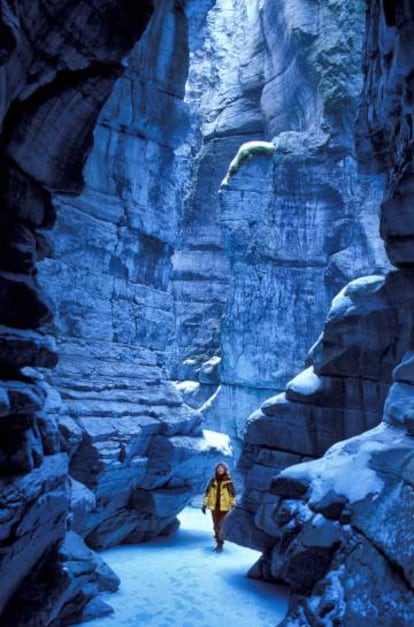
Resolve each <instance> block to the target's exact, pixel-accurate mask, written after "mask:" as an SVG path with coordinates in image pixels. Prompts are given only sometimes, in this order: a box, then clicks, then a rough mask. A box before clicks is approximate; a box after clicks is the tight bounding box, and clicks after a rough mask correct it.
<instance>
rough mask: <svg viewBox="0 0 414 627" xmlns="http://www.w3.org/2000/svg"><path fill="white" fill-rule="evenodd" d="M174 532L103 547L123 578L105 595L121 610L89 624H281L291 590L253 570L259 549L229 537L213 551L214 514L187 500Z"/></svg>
mask: <svg viewBox="0 0 414 627" xmlns="http://www.w3.org/2000/svg"><path fill="white" fill-rule="evenodd" d="M179 518H180V520H181V527H180V529H179V531H178V532H177V534H176V535H175V536H173V537H171V538H167V539H162V540H157V541H154V542H150V543H147V544H140V545H136V546H120V547H116V548H113V549H109V550H107V551H103V552H102V553H101V554H100V555H101V556H102V558H103V559H104V560H105V561H106V562H107V563H108V564H109V566H111V568H113V570H114V571H115V572H116V573H117V575H118V576H119V577H120V578H121V587H120V589H119V591H118V592H116V593H115V594H110V595H103V598H104V600H105V601H106V602H108V603H109V604H110V605H111V606H112V607H113V608H114V610H115V612H114V614H112V615H111V616H108V617H106V618H98V619H96V620H94V621H88V622H85V623H82V624H83V625H85V626H86V625H87V626H88V627H94V626H96V627H123V626H128V627H139V626H141V625H142V626H145V627H146V626H149V627H222V626H223V625H234V626H235V627H275V626H276V625H277V624H278V623H279V622H280V621H281V620H282V619H283V617H284V616H285V614H286V612H287V605H288V598H287V593H286V591H285V590H284V589H283V588H281V587H278V586H275V585H273V584H269V583H264V582H259V581H254V580H251V579H248V578H247V577H246V572H247V570H248V569H249V568H250V566H251V565H252V564H253V563H254V562H255V561H256V560H257V559H258V557H259V553H257V552H256V551H252V550H251V549H246V548H243V547H240V546H238V545H236V544H232V543H230V542H226V543H225V545H224V551H223V553H221V554H217V553H214V552H213V550H212V549H213V547H214V543H213V537H212V531H211V516H210V514H209V512H208V513H207V515H205V516H203V514H202V513H201V511H200V510H198V509H192V508H187V509H186V510H184V512H182V514H180V516H179Z"/></svg>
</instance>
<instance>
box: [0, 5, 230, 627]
mask: <svg viewBox="0 0 414 627" xmlns="http://www.w3.org/2000/svg"><path fill="white" fill-rule="evenodd" d="M101 4H102V3H90V2H89V3H85V2H75V3H73V2H72V3H66V2H53V3H52V2H50V3H48V2H41V3H40V2H25V1H23V0H22V1H21V2H18V3H14V4H13V8H12V6H11V4H9V3H7V2H3V3H2V4H1V24H2V42H3V46H2V59H1V60H2V66H1V68H0V77H1V85H2V99H1V111H2V123H3V124H2V129H3V130H2V156H1V176H2V184H3V185H2V197H3V211H2V229H1V238H2V251H1V257H0V263H1V277H0V283H1V307H0V310H1V311H0V314H1V318H0V325H1V332H0V333H1V355H2V357H1V377H2V380H3V383H2V385H1V393H0V408H1V425H0V429H1V434H2V437H1V445H0V468H1V482H2V489H1V492H2V514H1V519H0V535H1V559H0V577H1V580H2V585H1V591H0V612H2V611H3V614H2V621H4V624H16V625H17V624H19V625H24V624H26V623H27V622H29V623H30V621H33V620H38V623H37V624H45V625H46V624H48V625H52V624H56V625H62V624H69V623H71V622H73V620H76V619H79V617H87V616H91V615H93V614H97V613H102V612H104V611H107V610H108V608H107V607H106V608H105V607H103V606H102V604H100V603H99V602H97V601H96V600H94V599H93V597H94V596H95V595H96V594H97V592H99V591H100V590H113V589H115V588H116V586H117V585H118V581H117V578H116V576H115V575H113V574H112V573H110V571H109V569H107V568H106V567H105V566H104V565H103V564H102V563H101V562H100V560H99V559H98V558H96V556H94V555H93V553H92V552H91V551H90V549H88V548H87V547H86V545H85V544H84V541H83V539H82V538H85V539H86V540H87V541H88V543H89V544H90V545H93V546H107V545H109V544H113V543H116V542H119V541H141V540H143V539H146V538H149V537H152V536H153V535H156V534H158V533H160V532H164V531H165V532H166V531H167V530H168V529H169V528H171V527H173V526H174V524H175V523H174V520H175V515H176V514H177V513H178V511H179V510H180V509H181V508H182V507H183V506H184V505H185V503H186V502H187V501H188V500H189V498H190V497H191V496H192V494H193V492H194V491H199V490H200V488H201V485H200V483H201V482H202V481H203V478H202V470H203V469H202V468H201V470H200V467H201V466H202V464H201V466H199V465H196V464H195V463H194V459H195V458H196V457H197V458H198V457H201V458H202V459H203V460H204V461H205V463H208V465H209V466H210V465H211V464H212V463H213V461H214V458H215V457H214V456H215V455H217V454H218V453H217V451H216V452H215V450H213V448H212V447H210V446H209V444H208V442H207V441H206V440H205V439H204V438H202V437H201V434H202V432H201V426H200V425H201V420H200V416H199V415H198V414H197V413H195V412H194V411H192V410H190V409H189V408H187V407H185V406H184V405H183V403H182V400H181V398H180V397H179V395H178V394H177V392H176V391H175V389H174V388H173V387H172V386H171V385H170V384H169V383H168V382H167V381H166V377H165V373H164V370H163V361H164V352H165V347H166V345H167V343H168V341H169V338H170V335H171V329H172V307H171V302H172V301H171V296H170V294H169V288H168V276H169V272H170V260H169V259H170V256H171V251H172V242H173V241H175V238H176V223H177V220H178V215H179V209H178V210H177V206H178V207H179V202H178V199H177V198H176V197H175V195H174V194H175V191H174V189H173V186H172V184H171V182H170V180H171V176H172V171H173V150H174V148H176V146H178V144H179V143H180V142H181V141H182V139H183V137H184V135H185V131H186V127H187V126H188V120H187V114H186V111H185V107H184V105H183V104H182V96H183V90H184V81H185V77H186V68H187V54H188V52H187V49H188V18H187V15H186V13H185V10H187V11H188V13H191V15H192V28H196V24H198V25H199V26H200V25H201V24H202V21H203V19H204V15H205V12H206V11H207V8H208V6H209V4H210V3H208V2H204V3H201V5H200V3H199V6H198V11H196V10H195V8H194V6H190V5H188V6H184V5H183V3H179V2H176V3H174V2H172V1H171V2H169V1H166V2H162V1H160V2H157V3H156V6H155V10H154V7H153V3H152V2H150V1H148V2H141V3H139V4H140V6H139V7H137V6H135V3H131V2H129V1H126V0H120V1H119V2H117V1H115V0H114V1H113V2H106V3H104V6H101ZM152 13H153V17H152V20H151V23H150V26H149V28H148V29H147V31H146V33H145V39H144V45H142V46H137V47H135V49H134V52H133V54H132V56H131V57H129V61H128V63H127V62H126V61H125V58H126V55H128V53H129V51H130V49H131V48H132V46H133V45H134V44H135V42H136V41H137V40H138V39H139V37H140V36H141V34H142V32H143V31H144V29H145V27H146V26H147V24H148V21H149V19H150V17H151V15H152ZM121 60H122V63H121ZM125 66H128V67H127V68H126V67H125ZM122 74H125V77H124V78H123V79H120V80H119V81H118V82H116V84H115V88H114V83H115V81H116V80H117V79H118V78H119V76H121V75H122ZM113 89H114V91H113V92H112V90H113ZM111 92H112V95H111V96H110V98H109V100H108V102H107V104H106V106H105V110H104V112H103V113H102V115H101V117H100V122H99V125H98V127H97V129H96V132H95V137H94V138H93V136H92V130H93V127H94V125H95V123H96V121H97V118H98V115H99V112H100V110H101V107H102V105H103V104H104V102H105V101H106V100H107V99H108V96H109V95H110V94H111ZM121 103H122V104H121ZM92 141H93V143H94V148H93V151H92V155H91V158H90V160H89V161H88V163H87V165H86V170H85V177H86V181H87V185H86V189H85V191H84V192H83V193H82V194H81V196H78V197H75V196H74V194H78V193H79V192H80V191H81V189H82V186H83V169H84V165H85V158H86V156H87V152H88V151H89V149H90V147H91V145H92ZM160 182H161V184H160ZM170 187H171V189H170ZM155 207H156V208H157V210H156V211H155ZM56 212H57V214H58V217H57V218H56ZM55 221H56V227H55V230H54V231H53V234H52V235H48V236H47V237H46V234H45V232H44V229H50V228H51V227H52V226H53V225H54V223H55ZM52 248H54V255H55V260H53V261H52V260H50V259H48V260H47V261H44V262H43V264H41V266H37V265H36V264H37V262H39V261H40V260H42V259H44V258H45V257H49V256H50V254H51V249H52ZM39 279H40V280H39ZM40 286H42V287H40ZM42 288H44V290H45V291H47V292H48V296H47V297H46V296H45V293H44V290H43V289H42ZM52 312H53V314H54V322H53V324H52V322H51V320H52ZM46 333H49V336H48V335H46ZM50 335H53V336H55V337H56V338H57V342H56V341H55V340H54V339H51V337H50ZM58 354H59V358H60V362H59V365H58V367H57V369H56V371H55V372H54V373H53V374H48V371H47V369H49V368H53V367H54V366H56V363H57V355H58ZM195 468H197V472H195V470H194V469H195ZM68 529H69V531H68ZM63 541H64V542H63ZM52 581H53V584H54V587H53V590H52V589H51V582H52ZM16 599H18V600H19V601H18V602H17V601H16ZM91 599H92V600H91ZM22 600H24V603H23V602H22ZM30 624H33V623H30Z"/></svg>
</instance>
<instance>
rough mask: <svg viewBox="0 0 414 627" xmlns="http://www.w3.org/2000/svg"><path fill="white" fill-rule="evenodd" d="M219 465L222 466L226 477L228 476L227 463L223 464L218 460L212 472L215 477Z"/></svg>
mask: <svg viewBox="0 0 414 627" xmlns="http://www.w3.org/2000/svg"><path fill="white" fill-rule="evenodd" d="M219 466H222V467H223V468H224V474H225V475H226V476H227V477H230V473H229V469H228V466H227V464H225V463H224V462H219V463H218V464H216V467H215V472H214V474H215V475H216V477H217V470H218V468H219Z"/></svg>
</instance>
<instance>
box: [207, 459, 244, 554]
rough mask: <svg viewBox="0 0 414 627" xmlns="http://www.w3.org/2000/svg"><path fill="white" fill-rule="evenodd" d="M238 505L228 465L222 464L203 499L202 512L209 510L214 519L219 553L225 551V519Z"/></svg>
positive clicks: (217, 467) (217, 468)
mask: <svg viewBox="0 0 414 627" xmlns="http://www.w3.org/2000/svg"><path fill="white" fill-rule="evenodd" d="M235 504H236V493H235V490H234V486H233V481H232V480H231V477H230V474H229V471H228V468H227V466H226V464H224V463H223V462H221V463H220V464H217V466H216V468H215V473H214V477H213V478H212V479H210V481H209V483H208V485H207V488H206V491H205V494H204V499H203V506H202V508H201V509H202V511H203V514H205V513H206V509H207V508H208V509H209V510H210V511H211V514H212V517H213V526H214V538H215V540H216V548H215V549H214V550H215V551H217V552H218V553H220V552H221V551H222V550H223V544H224V539H223V535H222V531H221V525H222V523H223V520H224V518H225V517H226V515H227V514H228V512H229V511H230V510H231V508H232V507H233V506H234V505H235Z"/></svg>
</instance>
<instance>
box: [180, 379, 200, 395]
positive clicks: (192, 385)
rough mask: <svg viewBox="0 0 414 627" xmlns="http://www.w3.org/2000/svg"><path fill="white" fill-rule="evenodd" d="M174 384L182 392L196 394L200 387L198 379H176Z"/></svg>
mask: <svg viewBox="0 0 414 627" xmlns="http://www.w3.org/2000/svg"><path fill="white" fill-rule="evenodd" d="M174 385H175V387H176V388H177V390H178V391H179V392H181V394H188V395H191V394H195V393H196V392H198V390H199V388H200V384H199V383H198V382H197V381H174Z"/></svg>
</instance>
